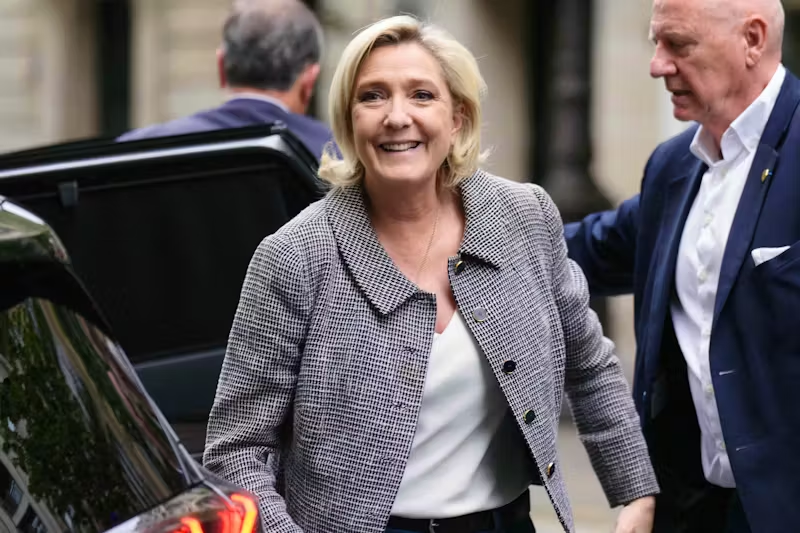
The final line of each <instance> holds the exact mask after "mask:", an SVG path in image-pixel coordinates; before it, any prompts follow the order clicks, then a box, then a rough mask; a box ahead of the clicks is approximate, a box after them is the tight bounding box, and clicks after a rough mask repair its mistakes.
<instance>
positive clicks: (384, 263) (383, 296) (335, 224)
mask: <svg viewBox="0 0 800 533" xmlns="http://www.w3.org/2000/svg"><path fill="white" fill-rule="evenodd" d="M494 180H495V178H493V177H492V176H490V175H489V174H487V173H485V172H483V171H477V172H476V173H475V174H473V175H472V176H471V177H469V178H467V179H466V180H464V181H463V182H462V183H461V185H460V186H459V190H460V192H461V199H462V204H463V206H464V213H465V217H466V225H465V229H464V239H463V241H462V244H461V247H460V250H459V254H460V255H463V256H468V257H470V258H474V259H476V260H478V261H480V262H483V263H486V264H487V265H489V266H491V267H493V268H501V267H502V266H503V265H504V263H505V262H506V244H507V239H506V222H505V216H504V211H503V208H502V206H501V205H500V201H499V197H498V193H497V187H496V184H495V181H494ZM325 205H326V210H327V216H328V220H329V221H330V224H331V228H332V229H333V234H334V238H335V240H336V244H337V246H338V248H339V254H340V255H341V257H342V259H343V261H344V263H345V265H346V267H347V269H348V270H349V271H350V272H351V274H352V275H353V278H354V279H355V282H356V285H357V286H358V287H359V289H360V290H361V291H362V292H363V293H364V295H365V296H366V297H367V298H368V299H369V301H370V303H371V304H372V305H373V306H374V307H375V308H376V309H377V310H378V311H379V312H380V313H382V314H388V313H391V312H392V311H394V310H395V309H397V308H398V307H399V306H400V305H401V304H403V303H404V302H405V301H406V300H408V299H409V298H410V297H411V296H412V295H414V294H416V293H418V292H422V291H421V289H419V288H418V287H417V286H416V285H414V284H413V283H412V282H411V281H409V280H408V279H407V278H406V277H405V276H404V275H403V274H402V273H401V272H400V270H399V269H398V268H397V267H396V266H395V265H394V263H393V262H392V260H391V258H390V257H389V255H388V254H387V253H386V251H385V250H384V248H383V246H382V245H381V243H380V242H379V241H378V237H377V235H376V233H375V230H374V228H373V227H372V222H371V220H370V217H369V213H368V212H367V208H366V203H365V199H364V190H363V188H362V187H361V186H353V187H344V188H339V189H335V190H333V191H331V192H330V193H329V194H328V196H327V198H326V201H325Z"/></svg>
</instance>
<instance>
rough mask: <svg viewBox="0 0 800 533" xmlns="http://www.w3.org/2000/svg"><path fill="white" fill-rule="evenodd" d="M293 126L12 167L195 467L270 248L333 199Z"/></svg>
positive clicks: (10, 179) (75, 148)
mask: <svg viewBox="0 0 800 533" xmlns="http://www.w3.org/2000/svg"><path fill="white" fill-rule="evenodd" d="M316 169H317V162H316V160H315V158H314V157H313V156H312V155H311V154H310V153H309V152H308V151H307V150H306V149H305V147H304V146H303V145H302V143H300V142H299V141H298V140H297V139H296V138H295V137H294V136H292V135H291V133H289V132H288V131H286V129H285V127H283V126H282V125H281V124H274V125H267V126H259V127H252V128H243V129H239V130H222V131H217V132H208V133H201V134H191V135H183V136H179V137H164V138H159V139H149V140H145V141H135V142H127V143H115V142H113V141H90V142H78V143H69V144H62V145H56V146H50V147H46V148H44V149H36V150H28V151H25V152H19V153H14V154H9V155H6V156H4V157H0V194H2V195H4V196H6V197H7V198H9V199H12V200H14V201H15V202H17V203H18V204H19V205H21V206H23V207H25V208H26V209H29V210H30V211H32V212H33V213H36V214H37V215H38V216H40V217H41V218H42V219H44V220H46V221H47V223H48V224H49V225H50V226H51V227H52V228H53V229H54V230H55V232H56V233H57V234H58V235H59V237H60V238H61V239H62V242H63V243H64V245H65V246H66V248H67V249H68V250H69V252H70V256H71V258H72V264H73V267H74V269H75V271H76V272H77V274H78V275H79V277H80V279H81V280H82V281H83V282H84V283H85V284H86V286H87V287H88V289H89V293H90V294H92V296H93V298H95V300H96V301H97V302H98V304H99V307H100V308H101V309H102V310H103V312H104V313H105V314H106V316H107V319H108V322H109V324H110V327H111V328H112V331H113V332H114V335H115V338H117V339H118V340H119V342H120V344H121V345H122V346H124V347H125V350H126V352H127V354H128V357H129V358H130V360H131V361H132V363H133V365H134V368H135V369H136V371H137V373H138V375H139V378H140V379H141V380H142V382H143V383H144V386H145V388H146V390H147V391H148V393H149V394H150V396H151V397H152V398H153V399H154V400H155V402H156V404H157V405H158V406H159V408H160V409H161V411H162V412H163V413H164V415H165V416H166V417H167V419H168V420H169V422H170V423H171V424H172V427H173V428H174V429H175V431H176V432H177V434H178V436H179V437H180V439H181V442H183V443H184V445H185V446H186V447H187V449H188V450H189V451H190V453H192V454H193V455H194V456H195V457H198V456H199V454H201V453H202V449H203V446H204V439H205V428H206V423H207V418H208V413H209V410H210V408H211V405H212V402H213V399H214V394H215V391H216V384H217V379H218V376H219V371H220V368H221V365H222V359H223V356H224V353H225V346H226V344H227V338H228V334H229V332H230V327H231V323H232V321H233V316H234V313H235V310H236V306H237V303H238V300H239V293H240V291H241V287H242V282H243V280H244V275H245V272H246V270H247V265H248V263H249V261H250V258H251V257H252V255H253V252H254V251H255V249H256V247H257V246H258V243H259V242H260V241H261V240H262V239H263V238H264V237H266V236H267V235H269V234H270V233H272V232H274V231H275V230H276V229H278V228H279V227H280V226H281V225H283V224H284V223H285V222H287V221H288V220H289V219H290V218H292V217H293V216H294V215H295V214H297V213H298V212H300V211H301V210H302V209H303V208H305V207H306V206H308V205H309V204H310V203H311V202H313V201H315V200H317V199H318V198H320V197H321V196H322V194H324V187H322V186H321V184H320V182H319V180H318V179H317V178H316Z"/></svg>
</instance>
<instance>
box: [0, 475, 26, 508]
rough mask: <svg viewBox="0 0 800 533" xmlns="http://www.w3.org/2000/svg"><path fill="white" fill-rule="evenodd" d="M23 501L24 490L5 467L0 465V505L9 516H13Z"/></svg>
mask: <svg viewBox="0 0 800 533" xmlns="http://www.w3.org/2000/svg"><path fill="white" fill-rule="evenodd" d="M21 501H22V489H20V487H19V485H17V482H16V481H14V478H13V477H12V476H11V473H10V472H9V471H8V470H6V468H5V467H4V466H3V465H0V505H2V506H3V509H5V510H6V511H7V512H8V514H12V515H13V514H14V513H15V512H16V511H17V508H19V504H20V502H21Z"/></svg>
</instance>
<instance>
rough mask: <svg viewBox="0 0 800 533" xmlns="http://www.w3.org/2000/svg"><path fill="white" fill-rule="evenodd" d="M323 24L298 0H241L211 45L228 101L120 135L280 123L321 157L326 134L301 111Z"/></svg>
mask: <svg viewBox="0 0 800 533" xmlns="http://www.w3.org/2000/svg"><path fill="white" fill-rule="evenodd" d="M321 53H322V26H321V25H320V23H319V21H318V20H317V18H316V16H315V15H314V13H313V12H312V11H311V10H310V9H309V8H308V7H307V6H306V5H305V4H304V3H303V2H302V1H300V0H239V1H237V2H235V3H234V4H233V8H232V10H231V13H230V15H229V16H228V19H227V20H226V21H225V25H224V27H223V42H222V46H221V48H220V49H219V50H218V51H217V67H218V71H219V80H220V86H221V87H222V88H223V89H224V90H225V91H226V92H227V94H228V99H227V101H226V102H225V103H224V104H222V105H221V106H219V107H216V108H213V109H208V110H205V111H200V112H199V113H196V114H194V115H191V116H188V117H183V118H179V119H176V120H173V121H170V122H166V123H164V124H156V125H153V126H148V127H145V128H141V129H138V130H133V131H130V132H128V133H125V134H123V135H121V136H120V137H119V138H118V139H117V140H119V141H133V140H139V139H146V138H152V137H164V136H168V135H180V134H184V133H194V132H201V131H210V130H218V129H226V128H239V127H244V126H255V125H259V124H268V123H272V122H275V121H278V120H279V121H282V122H284V123H285V124H286V125H287V127H288V129H289V131H291V132H292V133H293V134H295V135H296V136H297V137H298V138H299V139H300V140H301V141H302V142H303V143H304V144H305V145H306V147H308V149H309V150H310V151H311V152H312V153H313V154H314V155H315V156H316V157H317V159H319V158H320V156H321V154H322V150H323V146H324V145H325V144H326V143H327V142H328V141H329V140H331V138H332V135H331V132H330V130H329V129H328V127H327V126H325V125H324V124H322V123H321V122H319V121H317V120H315V119H313V118H311V117H309V116H306V114H305V113H306V112H307V111H308V108H309V104H310V103H311V98H312V95H313V93H314V86H315V84H316V81H317V77H318V76H319V70H320V56H321Z"/></svg>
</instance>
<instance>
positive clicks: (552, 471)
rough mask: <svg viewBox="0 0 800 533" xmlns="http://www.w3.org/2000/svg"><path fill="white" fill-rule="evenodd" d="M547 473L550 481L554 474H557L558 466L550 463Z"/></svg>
mask: <svg viewBox="0 0 800 533" xmlns="http://www.w3.org/2000/svg"><path fill="white" fill-rule="evenodd" d="M545 473H546V474H547V478H548V479H550V478H551V477H553V474H555V473H556V464H555V463H550V464H549V465H547V470H545Z"/></svg>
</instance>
